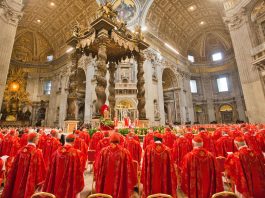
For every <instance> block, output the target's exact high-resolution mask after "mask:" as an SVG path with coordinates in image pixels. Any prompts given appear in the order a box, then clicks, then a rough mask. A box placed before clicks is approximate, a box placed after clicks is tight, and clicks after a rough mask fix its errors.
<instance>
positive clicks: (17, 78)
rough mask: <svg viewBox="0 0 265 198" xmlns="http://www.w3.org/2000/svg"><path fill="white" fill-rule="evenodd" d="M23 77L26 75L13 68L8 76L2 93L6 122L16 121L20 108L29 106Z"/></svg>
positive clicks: (21, 70)
mask: <svg viewBox="0 0 265 198" xmlns="http://www.w3.org/2000/svg"><path fill="white" fill-rule="evenodd" d="M25 77H26V73H25V72H24V71H23V69H21V68H13V69H11V70H10V72H9V74H8V78H7V83H6V88H5V92H4V105H5V108H4V109H5V113H6V114H7V115H6V121H16V120H17V115H18V113H19V112H21V111H22V108H23V107H24V106H26V105H30V104H31V101H30V99H29V93H28V92H27V91H26V79H25Z"/></svg>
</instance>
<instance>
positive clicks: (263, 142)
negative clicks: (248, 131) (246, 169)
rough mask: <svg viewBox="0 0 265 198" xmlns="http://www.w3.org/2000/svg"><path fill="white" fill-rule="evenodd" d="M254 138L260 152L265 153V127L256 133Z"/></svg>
mask: <svg viewBox="0 0 265 198" xmlns="http://www.w3.org/2000/svg"><path fill="white" fill-rule="evenodd" d="M256 139H257V142H258V144H259V147H260V148H261V150H262V152H264V153H265V129H262V130H260V131H259V132H257V133H256Z"/></svg>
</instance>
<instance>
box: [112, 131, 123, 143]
mask: <svg viewBox="0 0 265 198" xmlns="http://www.w3.org/2000/svg"><path fill="white" fill-rule="evenodd" d="M120 139H121V137H120V135H119V134H118V133H116V132H115V133H113V134H112V135H111V136H110V142H120Z"/></svg>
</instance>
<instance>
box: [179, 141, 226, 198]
mask: <svg viewBox="0 0 265 198" xmlns="http://www.w3.org/2000/svg"><path fill="white" fill-rule="evenodd" d="M181 189H182V191H183V192H184V193H185V194H186V195H187V196H188V197H192V198H210V197H211V196H212V195H213V194H215V193H217V192H220V191H222V190H223V184H222V179H221V175H220V174H219V173H218V171H217V164H216V160H215V157H214V156H213V154H212V153H211V152H209V151H207V150H206V149H204V148H203V140H202V138H200V137H195V138H194V139H193V150H192V151H191V152H190V153H188V154H187V155H185V157H184V159H183V162H182V176H181Z"/></svg>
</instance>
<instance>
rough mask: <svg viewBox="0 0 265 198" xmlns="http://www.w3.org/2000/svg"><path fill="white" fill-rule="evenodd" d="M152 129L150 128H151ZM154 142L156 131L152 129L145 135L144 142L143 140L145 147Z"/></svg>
mask: <svg viewBox="0 0 265 198" xmlns="http://www.w3.org/2000/svg"><path fill="white" fill-rule="evenodd" d="M149 130H150V129H149ZM153 142H154V133H153V132H152V131H148V133H147V134H146V135H145V137H144V142H143V149H144V150H145V148H146V147H147V146H148V145H149V144H151V143H153Z"/></svg>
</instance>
